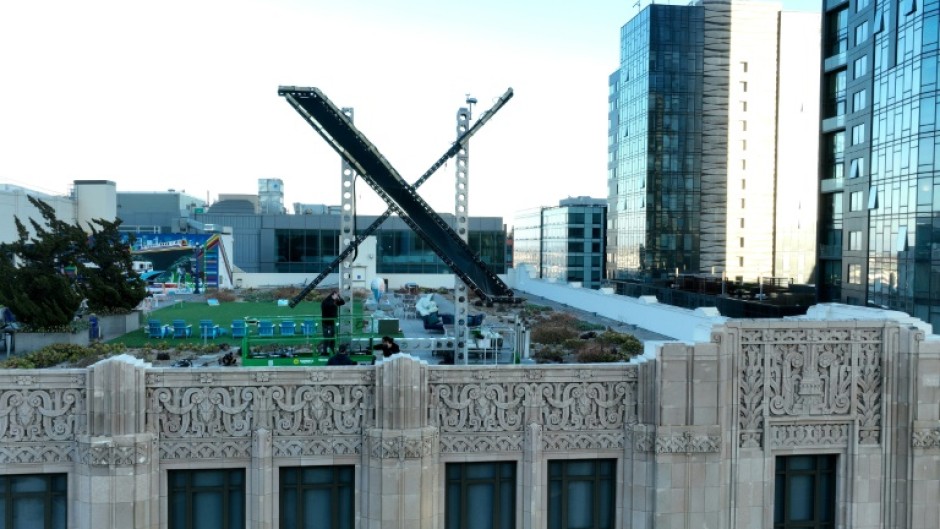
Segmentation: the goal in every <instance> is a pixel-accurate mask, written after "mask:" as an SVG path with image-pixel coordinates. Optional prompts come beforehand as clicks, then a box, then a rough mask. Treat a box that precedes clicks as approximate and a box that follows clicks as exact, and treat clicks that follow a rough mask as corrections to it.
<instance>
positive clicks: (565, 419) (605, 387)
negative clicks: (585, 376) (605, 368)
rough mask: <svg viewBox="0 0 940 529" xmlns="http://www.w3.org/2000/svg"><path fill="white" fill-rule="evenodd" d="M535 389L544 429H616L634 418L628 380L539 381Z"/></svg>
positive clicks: (632, 385)
mask: <svg viewBox="0 0 940 529" xmlns="http://www.w3.org/2000/svg"><path fill="white" fill-rule="evenodd" d="M535 389H536V392H535V395H536V396H537V397H539V398H538V400H539V401H540V402H539V403H538V404H537V405H539V406H540V407H541V410H542V424H543V425H544V427H545V430H546V431H571V430H585V429H587V430H620V429H623V427H624V425H625V424H626V423H627V422H628V421H630V422H632V421H634V420H635V418H636V409H635V407H634V406H633V401H634V398H633V395H634V384H632V383H628V382H575V383H541V384H537V385H536V387H535ZM628 403H629V404H630V406H629V407H628Z"/></svg>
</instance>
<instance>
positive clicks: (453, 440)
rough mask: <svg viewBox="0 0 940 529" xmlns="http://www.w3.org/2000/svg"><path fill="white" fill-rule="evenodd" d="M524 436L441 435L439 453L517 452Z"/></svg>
mask: <svg viewBox="0 0 940 529" xmlns="http://www.w3.org/2000/svg"><path fill="white" fill-rule="evenodd" d="M524 439H525V435H524V434H522V433H518V432H510V433H506V434H505V435H501V434H479V435H461V434H457V435H441V453H442V454H446V453H452V454H467V453H471V454H483V453H493V452H519V451H521V450H522V443H523V440H524Z"/></svg>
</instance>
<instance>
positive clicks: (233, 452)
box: [159, 437, 251, 459]
mask: <svg viewBox="0 0 940 529" xmlns="http://www.w3.org/2000/svg"><path fill="white" fill-rule="evenodd" d="M159 446H160V459H249V458H251V437H239V438H234V439H232V438H228V439H224V438H216V439H211V440H206V439H194V440H165V441H160V443H159Z"/></svg>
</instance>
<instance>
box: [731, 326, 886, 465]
mask: <svg viewBox="0 0 940 529" xmlns="http://www.w3.org/2000/svg"><path fill="white" fill-rule="evenodd" d="M883 334H884V330H883V329H882V328H855V327H846V328H770V329H766V328H761V329H757V328H742V329H741V334H740V337H741V339H740V349H739V350H738V351H737V354H738V358H739V361H738V366H739V367H738V427H739V435H738V443H739V445H740V446H741V447H761V446H763V444H764V431H763V428H764V421H765V420H770V421H771V422H772V421H774V420H775V419H777V418H779V419H786V420H787V423H788V424H786V425H784V426H782V428H783V430H778V431H775V432H773V433H772V435H773V442H774V443H780V442H783V443H796V442H797V440H798V439H804V440H805V441H806V443H807V444H810V445H812V444H816V443H817V441H819V440H822V441H823V444H831V443H834V442H837V441H834V440H833V439H834V438H833V437H832V435H835V438H838V435H836V434H831V435H830V433H824V432H823V431H822V430H820V429H819V428H821V426H820V425H819V424H814V423H813V422H812V421H810V419H813V418H815V419H818V418H834V419H842V421H838V422H839V424H844V423H847V422H848V421H851V420H857V421H858V423H859V429H858V442H859V444H878V443H879V442H880V435H881V401H882V396H881V392H882V358H883V354H884V353H883V342H884V339H883ZM801 417H802V418H805V419H807V422H806V425H805V426H803V427H801V428H800V429H796V430H794V429H793V425H792V423H793V420H794V419H798V418H801ZM846 431H847V430H846ZM787 432H789V433H787ZM827 432H829V431H828V430H827ZM840 442H841V441H840ZM846 442H847V441H846ZM785 446H796V445H792V444H787V445H785Z"/></svg>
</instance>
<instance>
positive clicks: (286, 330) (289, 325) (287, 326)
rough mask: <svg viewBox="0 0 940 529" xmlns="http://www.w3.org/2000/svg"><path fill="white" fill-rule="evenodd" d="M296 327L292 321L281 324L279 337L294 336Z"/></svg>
mask: <svg viewBox="0 0 940 529" xmlns="http://www.w3.org/2000/svg"><path fill="white" fill-rule="evenodd" d="M296 329H297V326H296V325H295V324H294V322H292V321H282V322H281V336H294V333H295V331H296Z"/></svg>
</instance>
